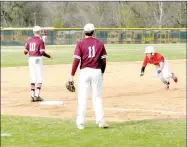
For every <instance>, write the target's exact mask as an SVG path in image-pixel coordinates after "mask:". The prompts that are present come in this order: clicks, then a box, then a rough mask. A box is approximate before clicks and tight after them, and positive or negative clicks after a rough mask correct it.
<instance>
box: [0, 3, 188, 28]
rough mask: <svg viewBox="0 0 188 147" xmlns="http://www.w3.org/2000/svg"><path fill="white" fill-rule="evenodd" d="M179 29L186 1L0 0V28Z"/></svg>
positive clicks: (185, 21)
mask: <svg viewBox="0 0 188 147" xmlns="http://www.w3.org/2000/svg"><path fill="white" fill-rule="evenodd" d="M89 22H90V23H93V24H94V25H95V27H101V28H102V27H110V28H113V27H123V28H151V27H153V28H154V27H155V28H156V27H157V28H181V27H186V26H187V8H186V2H185V1H184V2H177V1H176V2H175V1H171V2H168V1H166V2H163V1H158V2H157V1H154V2H151V1H150V2H149V1H148V2H125V1H124V2H123V1H119V2H118V1H117V2H97V1H96V2H47V1H46V2H31V1H29V2H28V1H23V2H16V1H3V2H2V1H1V27H33V26H34V25H40V26H42V27H65V28H75V27H76V28H79V27H83V26H84V25H85V24H86V23H89Z"/></svg>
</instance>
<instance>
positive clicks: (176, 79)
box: [172, 73, 178, 83]
mask: <svg viewBox="0 0 188 147" xmlns="http://www.w3.org/2000/svg"><path fill="white" fill-rule="evenodd" d="M172 79H173V80H174V82H176V83H177V82H178V78H177V76H176V75H175V74H174V73H172Z"/></svg>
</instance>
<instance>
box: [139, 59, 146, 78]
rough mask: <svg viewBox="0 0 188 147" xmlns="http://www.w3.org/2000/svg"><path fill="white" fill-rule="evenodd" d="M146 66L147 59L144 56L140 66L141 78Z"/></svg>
mask: <svg viewBox="0 0 188 147" xmlns="http://www.w3.org/2000/svg"><path fill="white" fill-rule="evenodd" d="M147 64H148V61H147V57H146V56H145V58H144V61H143V64H142V68H141V74H140V76H143V75H144V72H145V68H146V66H147Z"/></svg>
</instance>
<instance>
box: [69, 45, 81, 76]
mask: <svg viewBox="0 0 188 147" xmlns="http://www.w3.org/2000/svg"><path fill="white" fill-rule="evenodd" d="M81 55H82V53H81V48H80V43H78V44H77V45H76V48H75V51H74V62H73V64H72V71H71V75H72V76H74V75H75V73H76V70H77V68H78V65H79V63H80V59H81Z"/></svg>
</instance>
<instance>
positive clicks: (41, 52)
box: [39, 40, 51, 58]
mask: <svg viewBox="0 0 188 147" xmlns="http://www.w3.org/2000/svg"><path fill="white" fill-rule="evenodd" d="M39 47H40V54H41V55H42V56H44V57H47V58H51V56H50V55H49V54H47V53H46V52H45V45H44V41H43V40H41V43H40V46H39Z"/></svg>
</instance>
